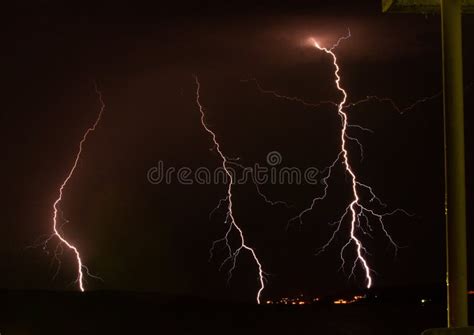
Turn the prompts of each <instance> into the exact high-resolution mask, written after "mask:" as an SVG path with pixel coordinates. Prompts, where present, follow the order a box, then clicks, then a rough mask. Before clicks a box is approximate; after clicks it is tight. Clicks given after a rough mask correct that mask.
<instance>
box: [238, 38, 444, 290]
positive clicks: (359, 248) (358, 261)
mask: <svg viewBox="0 0 474 335" xmlns="http://www.w3.org/2000/svg"><path fill="white" fill-rule="evenodd" d="M350 37H351V34H350V31H349V32H348V34H347V35H346V36H343V37H341V38H339V39H338V41H337V42H336V43H335V44H334V45H333V46H332V47H331V48H326V47H322V46H321V45H320V44H319V43H318V42H317V41H316V40H314V39H311V42H312V46H314V47H315V48H317V49H318V50H320V51H322V52H324V53H326V54H327V55H328V56H330V58H331V59H332V63H333V66H334V83H335V86H336V88H337V90H338V91H339V92H340V94H341V96H342V98H341V100H340V101H338V102H334V101H321V102H318V103H311V102H307V101H305V100H303V99H301V98H299V97H294V96H286V95H283V94H280V93H277V92H276V91H273V90H268V89H264V88H263V87H262V86H261V85H260V84H259V82H258V81H257V80H256V79H255V78H254V79H249V80H243V81H246V82H248V81H253V82H254V83H255V85H256V87H257V89H258V90H259V91H260V92H261V93H263V94H269V95H272V96H274V97H276V98H279V99H284V100H287V101H291V102H295V103H300V104H302V105H304V106H306V107H312V108H317V107H320V106H322V105H332V106H334V107H336V108H337V112H338V115H339V117H340V118H341V125H342V126H341V133H340V143H341V148H340V151H339V153H338V155H337V157H336V159H335V160H334V161H333V162H332V163H331V164H330V165H329V166H327V167H326V168H325V169H323V170H322V175H323V177H322V178H321V184H322V186H323V190H322V193H321V195H319V196H317V197H315V198H313V200H312V202H311V204H310V206H309V207H307V208H305V209H304V210H302V211H301V212H300V213H299V214H298V215H296V216H295V217H294V218H292V219H291V220H290V221H289V224H290V223H291V222H293V221H299V222H300V223H302V221H303V216H304V215H306V214H307V213H309V212H311V211H312V210H313V209H314V208H315V206H316V204H317V203H318V202H320V201H322V200H324V199H325V198H326V196H327V192H328V188H329V184H328V181H329V179H330V177H331V173H332V171H333V170H334V168H335V167H336V166H337V165H338V164H340V163H342V166H343V167H344V171H345V173H346V175H348V176H349V177H350V183H351V197H352V200H351V201H350V203H349V205H348V206H347V207H346V208H345V210H344V213H343V214H342V216H341V217H340V218H339V219H338V220H337V221H335V222H334V223H332V224H331V225H332V226H334V227H335V229H334V231H333V233H332V235H331V237H330V238H329V240H328V241H327V242H326V243H325V244H324V245H323V246H322V247H321V248H320V249H319V251H318V252H317V254H320V253H321V252H323V251H325V250H326V249H327V248H328V247H329V246H330V245H331V243H332V242H333V241H334V239H335V237H336V235H337V234H338V233H339V232H340V230H341V228H342V226H343V224H344V222H345V221H349V222H350V226H349V231H350V232H349V238H348V240H347V242H346V243H345V244H344V245H343V247H342V248H341V252H340V258H341V262H342V264H341V269H344V267H345V258H344V252H345V250H346V249H347V247H349V246H350V245H354V246H355V253H356V257H355V260H354V263H353V265H352V270H351V273H350V276H349V277H351V276H353V275H354V271H355V269H356V268H357V265H359V266H360V267H361V268H362V270H363V271H364V274H365V282H366V287H367V288H370V287H371V286H372V284H373V278H372V276H371V273H372V272H373V270H372V269H371V268H370V266H369V262H368V260H367V257H366V256H367V255H369V253H368V251H367V249H366V248H365V246H364V245H363V242H362V239H361V235H364V236H368V237H369V238H372V234H371V232H372V230H373V228H372V226H371V225H370V223H369V221H370V220H369V219H375V221H376V222H377V223H378V224H379V225H380V228H381V230H382V231H383V233H384V235H385V237H386V238H387V239H388V241H389V242H390V243H391V245H393V247H394V248H395V253H396V252H397V250H398V249H399V248H400V247H399V246H398V245H397V244H396V242H395V241H394V239H393V238H392V237H391V236H390V234H389V232H388V230H387V228H386V226H385V224H384V220H383V219H384V217H385V216H390V215H393V214H395V213H403V214H405V215H409V216H411V214H409V213H408V212H406V211H405V210H403V209H395V210H393V211H384V212H382V213H379V212H378V211H376V210H374V209H372V208H369V207H368V205H367V204H365V202H364V201H363V199H365V198H366V197H368V203H370V204H372V203H374V202H376V203H377V204H378V205H379V207H384V208H385V207H386V206H387V205H386V204H385V203H383V202H382V201H381V200H380V198H378V197H377V196H376V195H375V193H374V191H373V189H372V187H370V186H368V185H366V184H364V183H362V182H360V181H359V180H358V178H357V175H356V173H355V171H354V169H353V168H352V166H351V164H350V155H349V149H348V146H347V143H348V142H347V141H348V140H349V141H354V142H355V143H357V144H358V145H359V148H360V151H361V156H362V157H363V147H362V144H361V143H360V141H359V140H358V139H357V138H356V137H354V136H352V135H349V134H348V130H349V129H350V128H354V129H359V130H362V131H368V132H372V130H371V129H368V128H365V127H363V126H360V125H356V124H351V123H349V120H348V115H347V113H346V111H347V110H348V109H349V108H352V107H356V106H358V105H360V104H364V103H368V102H371V101H375V102H379V103H389V104H390V105H391V107H392V108H393V109H394V110H396V111H397V112H398V113H400V114H403V113H405V112H407V111H410V110H412V109H414V108H415V107H416V106H417V105H419V104H421V103H424V102H427V101H430V100H433V99H435V98H437V97H439V96H440V95H441V92H438V93H436V94H434V95H432V96H428V97H424V98H421V99H418V100H416V101H415V102H413V103H412V104H410V105H409V106H407V107H405V108H400V107H398V106H397V104H396V103H395V102H394V100H392V99H390V98H380V97H377V96H367V97H366V98H364V99H361V100H359V101H356V102H348V94H347V92H346V90H345V89H344V88H343V87H342V85H341V76H340V67H339V64H338V60H337V56H336V54H335V52H334V50H335V49H336V48H337V47H338V46H339V44H340V43H341V42H342V41H344V40H346V39H348V38H350Z"/></svg>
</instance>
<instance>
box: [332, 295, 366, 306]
mask: <svg viewBox="0 0 474 335" xmlns="http://www.w3.org/2000/svg"><path fill="white" fill-rule="evenodd" d="M362 299H365V295H355V296H354V297H353V298H352V299H351V300H346V299H337V300H334V301H333V303H334V304H335V305H347V304H353V303H355V302H358V301H360V300H362Z"/></svg>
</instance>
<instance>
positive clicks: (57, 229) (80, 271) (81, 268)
mask: <svg viewBox="0 0 474 335" xmlns="http://www.w3.org/2000/svg"><path fill="white" fill-rule="evenodd" d="M95 92H96V94H97V96H98V97H99V102H100V104H101V106H100V109H99V114H98V115H97V118H96V120H95V122H94V124H93V125H92V126H91V127H89V128H88V129H87V130H86V131H85V133H84V135H83V136H82V139H81V141H80V142H79V146H78V150H77V152H76V156H75V158H74V162H73V164H72V167H71V168H70V170H69V172H68V174H67V176H66V178H65V179H64V181H63V182H62V184H61V186H60V187H59V194H58V198H57V199H56V201H54V203H53V218H52V221H53V233H52V235H50V237H49V238H48V239H47V240H46V241H45V242H44V248H46V246H47V244H48V242H49V241H50V240H51V239H52V238H58V239H59V244H58V246H57V247H56V251H55V254H54V257H55V259H56V260H57V261H58V264H61V262H60V259H59V258H58V257H59V255H58V251H59V254H62V253H63V245H64V246H66V247H67V248H69V249H70V250H71V251H72V252H73V253H74V256H75V257H76V262H77V276H76V280H75V282H76V283H77V284H78V286H79V289H80V290H81V292H84V273H85V274H87V275H88V276H91V277H94V278H97V279H100V278H99V277H96V276H93V275H91V274H90V272H89V269H88V268H87V267H86V266H85V265H84V264H83V262H82V259H81V254H80V252H79V249H78V248H77V246H75V245H74V244H72V242H69V241H68V240H67V239H66V237H65V236H64V233H63V232H62V229H61V226H60V225H59V224H58V216H59V215H60V214H59V213H60V212H61V211H60V209H59V208H60V204H61V201H62V200H63V193H64V189H65V188H66V186H67V184H68V182H69V180H70V179H71V178H72V176H73V174H74V171H75V170H76V168H77V165H78V163H79V159H80V158H81V153H82V147H83V145H84V143H85V142H86V140H87V138H88V136H89V134H90V133H92V132H93V131H94V130H95V129H96V127H97V125H98V124H99V122H100V120H101V118H102V113H103V111H104V109H105V103H104V101H103V99H102V93H101V92H100V91H99V89H98V87H97V85H95ZM61 215H62V212H61ZM66 222H67V220H66ZM58 270H59V268H58ZM56 274H57V272H56Z"/></svg>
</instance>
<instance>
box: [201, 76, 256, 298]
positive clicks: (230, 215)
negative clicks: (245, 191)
mask: <svg viewBox="0 0 474 335" xmlns="http://www.w3.org/2000/svg"><path fill="white" fill-rule="evenodd" d="M194 79H195V82H196V104H197V106H198V108H199V112H200V113H201V125H202V127H203V128H204V130H205V131H206V132H207V133H209V135H211V138H212V142H213V145H214V148H215V149H216V152H217V153H218V155H219V157H220V158H221V161H222V168H223V169H224V171H225V173H226V174H227V177H228V178H229V183H228V185H227V195H226V197H225V198H224V199H222V200H221V201H220V203H222V202H225V203H227V213H226V220H225V223H226V224H228V227H227V231H226V233H225V235H224V237H222V238H221V239H219V240H216V241H214V243H213V244H212V248H211V251H210V252H211V256H212V250H213V249H214V247H215V246H216V245H217V244H218V243H224V244H225V246H226V249H227V251H228V256H227V258H226V259H225V260H224V262H223V263H222V264H221V268H222V267H223V266H224V265H225V264H226V263H228V262H230V263H231V267H230V269H229V280H230V278H231V277H232V272H233V270H234V269H235V266H236V262H237V257H238V255H239V253H240V252H241V251H242V250H246V251H248V252H249V253H250V254H251V256H252V257H253V260H254V262H255V264H256V265H257V269H258V282H259V285H260V286H259V289H258V291H257V296H256V300H257V303H258V304H260V298H261V294H262V291H263V289H264V288H265V272H264V271H263V268H262V264H261V262H260V260H259V259H258V257H257V254H256V253H255V250H254V249H253V248H251V247H250V246H248V245H247V244H246V241H245V237H244V232H243V230H242V228H241V227H240V226H239V225H238V224H237V222H236V220H235V217H234V212H233V203H232V186H233V184H234V179H233V176H232V173H231V172H230V171H229V167H228V164H229V159H228V158H227V157H226V156H225V155H224V153H223V152H222V149H221V146H220V144H219V142H218V141H217V136H216V134H215V133H214V132H213V131H212V130H211V129H210V128H209V127H208V126H207V124H206V120H205V119H206V115H205V110H204V107H203V105H202V104H201V97H200V90H201V84H200V82H199V79H198V77H197V76H194ZM233 230H235V231H237V234H238V237H239V239H240V245H239V247H238V248H236V249H235V250H234V249H233V248H232V246H231V245H230V242H229V236H230V234H231V233H232V231H233Z"/></svg>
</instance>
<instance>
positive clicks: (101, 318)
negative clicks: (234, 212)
mask: <svg viewBox="0 0 474 335" xmlns="http://www.w3.org/2000/svg"><path fill="white" fill-rule="evenodd" d="M0 301H1V305H2V308H1V310H2V312H1V314H0V333H1V335H13V334H14V335H24V334H25V335H26V334H68V335H70V334H334V335H339V334H340V335H343V334H344V335H345V334H353V335H358V334H364V335H370V334H397V335H398V334H404V335H409V334H420V333H421V331H422V330H424V329H426V328H432V327H442V326H444V324H445V315H446V313H445V307H444V305H443V304H441V303H433V304H427V305H424V306H423V305H421V304H419V303H418V304H417V303H413V302H410V303H402V302H371V303H365V304H352V305H345V306H340V305H332V304H319V305H305V306H281V305H262V306H258V305H253V304H232V303H217V302H207V301H204V300H199V299H186V298H170V297H165V296H161V295H158V294H154V293H127V292H107V291H106V292H86V293H82V294H81V293H76V292H44V291H28V292H23V291H3V292H0ZM471 306H472V304H471ZM471 311H472V308H471ZM471 321H472V313H471Z"/></svg>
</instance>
